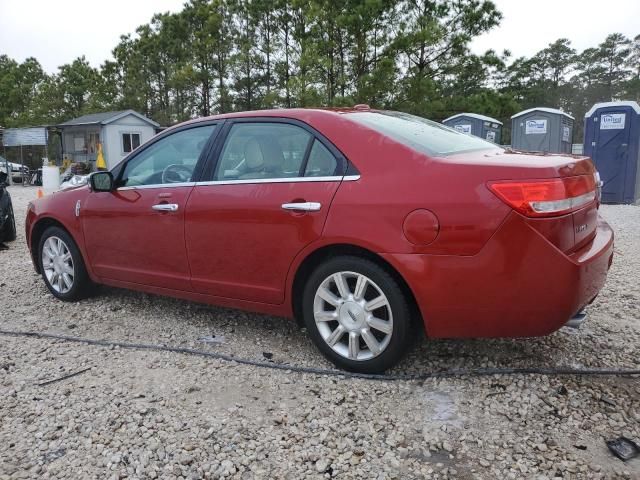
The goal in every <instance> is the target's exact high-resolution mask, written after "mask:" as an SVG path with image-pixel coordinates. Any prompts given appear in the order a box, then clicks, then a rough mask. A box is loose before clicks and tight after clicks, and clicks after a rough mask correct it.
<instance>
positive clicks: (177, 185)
mask: <svg viewBox="0 0 640 480" xmlns="http://www.w3.org/2000/svg"><path fill="white" fill-rule="evenodd" d="M598 206H599V182H598V179H597V173H596V171H595V169H594V166H593V163H592V162H591V160H589V159H588V158H585V157H576V156H568V155H535V154H524V153H520V152H513V151H509V150H504V149H502V148H498V147H497V146H495V145H493V144H491V143H487V142H485V141H483V140H481V139H478V138H475V137H471V136H468V135H464V134H461V133H458V132H456V131H454V130H451V129H449V128H446V127H444V126H442V125H440V124H437V123H433V122H431V121H428V120H425V119H422V118H419V117H415V116H412V115H408V114H403V113H398V112H388V111H376V110H370V109H369V108H366V107H364V106H360V107H356V108H354V109H344V110H336V111H328V110H306V109H294V110H270V111H261V112H243V113H235V114H228V115H219V116H215V117H210V118H205V119H198V120H195V121H191V122H187V123H183V124H181V125H177V126H175V127H173V128H170V129H168V130H166V131H164V132H163V133H162V134H160V135H158V136H156V137H155V138H154V139H152V140H151V141H150V142H148V143H147V144H145V145H143V146H141V147H139V148H138V149H136V150H135V151H134V152H132V153H131V154H130V155H129V156H128V157H127V158H125V159H124V160H123V161H122V162H121V163H120V164H119V165H117V166H116V167H115V168H113V169H112V170H111V171H109V172H99V173H95V174H93V175H92V176H91V177H90V182H89V185H88V186H83V187H78V188H75V189H71V190H66V191H64V192H59V193H56V194H54V195H51V196H47V197H44V198H42V199H39V200H36V201H34V202H33V203H32V204H31V205H30V208H29V210H28V213H27V221H26V233H27V240H28V244H29V248H30V250H31V255H32V258H33V263H34V265H35V268H36V270H37V271H38V272H40V273H41V274H42V276H43V279H44V281H45V283H46V285H47V287H48V288H49V290H50V291H51V293H52V294H53V295H55V296H56V297H57V298H59V299H61V300H78V299H80V298H82V297H83V296H85V295H87V294H88V293H89V292H90V291H91V286H92V285H93V284H96V283H100V284H105V285H111V286H115V287H122V288H130V289H135V290H142V291H145V292H150V293H156V294H161V295H169V296H174V297H180V298H184V299H189V300H194V301H198V302H204V303H209V304H215V305H221V306H228V307H237V308H242V309H246V310H251V311H255V312H262V313H267V314H273V315H282V316H288V317H293V318H296V319H298V320H299V321H300V322H301V323H302V324H304V325H305V326H306V327H307V331H308V332H309V335H311V338H312V339H313V341H314V342H315V343H316V345H317V346H318V348H319V349H320V351H321V352H322V353H323V354H324V355H325V356H326V357H327V358H328V359H329V360H331V361H332V362H333V363H335V364H336V365H338V366H340V367H343V368H346V369H349V370H354V371H360V372H381V371H384V370H386V369H388V368H389V367H391V366H392V365H394V364H395V363H396V362H397V361H398V360H399V359H400V358H401V356H402V355H403V354H404V353H405V352H406V351H407V349H408V346H409V344H410V340H411V337H412V336H413V333H414V332H413V331H412V329H413V328H414V327H415V326H423V327H424V329H425V332H426V335H427V336H428V337H430V338H439V337H522V336H536V335H546V334H549V333H551V332H553V331H555V330H557V329H558V328H560V327H562V326H563V325H566V324H567V323H568V322H569V323H570V324H576V323H579V321H580V319H582V318H583V313H582V310H583V308H584V307H585V306H586V305H588V304H589V303H590V302H591V301H592V300H593V299H594V298H595V296H596V295H597V294H598V292H599V290H600V289H601V288H602V286H603V284H604V282H605V278H606V275H607V270H608V268H609V266H610V265H611V260H612V254H613V232H612V230H611V228H610V227H609V225H608V224H607V223H605V222H604V221H603V220H602V219H601V218H600V217H599V216H598Z"/></svg>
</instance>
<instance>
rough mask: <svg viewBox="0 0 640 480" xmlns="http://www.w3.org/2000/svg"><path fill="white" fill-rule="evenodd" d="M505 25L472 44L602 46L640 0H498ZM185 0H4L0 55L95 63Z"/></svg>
mask: <svg viewBox="0 0 640 480" xmlns="http://www.w3.org/2000/svg"><path fill="white" fill-rule="evenodd" d="M494 1H495V3H496V4H497V5H498V9H499V10H500V11H501V12H502V13H503V15H504V18H503V20H502V23H501V25H500V26H499V27H498V28H495V29H494V30H492V31H491V32H490V33H487V34H485V35H483V36H481V37H479V38H477V39H476V40H474V42H473V44H472V49H473V50H474V51H475V52H477V53H481V52H483V51H485V50H487V49H489V48H493V49H496V50H497V51H498V52H501V51H502V50H503V49H505V48H508V49H509V50H511V52H512V54H513V56H514V57H518V56H530V55H532V54H534V53H536V52H538V51H539V50H541V49H543V48H544V47H545V46H546V45H547V44H548V43H550V42H552V41H554V40H556V39H558V38H560V37H566V38H569V39H570V40H571V41H572V42H573V46H574V48H576V49H578V50H583V49H585V48H587V47H591V46H595V45H597V44H598V43H600V42H601V41H602V40H604V37H605V36H606V35H607V34H609V33H612V32H620V33H623V34H625V35H627V36H628V37H631V38H633V37H635V36H636V35H638V34H640V0H615V1H610V2H606V1H602V0H597V1H596V0H535V1H531V2H529V1H522V0H494ZM183 3H184V0H107V1H105V0H100V1H98V0H57V1H55V2H52V1H48V0H0V54H2V53H5V54H7V55H9V56H10V57H12V58H14V59H16V60H18V61H23V60H24V59H25V58H27V57H36V58H37V59H38V60H39V61H40V63H41V64H42V66H43V68H44V69H45V70H46V71H47V72H50V73H51V72H55V71H56V70H57V67H58V66H59V65H62V64H64V63H69V62H71V61H73V60H74V59H75V58H76V57H79V56H81V55H85V56H86V57H87V59H88V60H89V62H90V63H91V64H92V65H93V66H96V67H97V66H99V65H100V64H101V63H102V62H104V60H106V59H108V58H110V57H111V50H112V49H113V47H115V46H116V44H117V43H118V41H119V38H120V35H123V34H126V33H131V32H133V31H134V30H135V28H136V27H137V26H138V25H141V24H143V23H147V22H148V21H149V20H150V19H151V16H152V15H153V14H154V13H157V12H166V11H171V12H176V11H179V10H180V9H181V8H182V5H183Z"/></svg>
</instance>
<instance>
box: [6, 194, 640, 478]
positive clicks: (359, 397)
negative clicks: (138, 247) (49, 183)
mask: <svg viewBox="0 0 640 480" xmlns="http://www.w3.org/2000/svg"><path fill="white" fill-rule="evenodd" d="M10 192H11V195H12V196H13V199H14V205H15V209H16V214H17V221H18V231H19V234H20V235H19V238H18V240H17V241H16V242H13V243H12V244H10V245H9V248H8V249H6V250H0V306H1V308H0V329H3V330H27V331H38V332H50V333H62V334H66V335H74V336H81V337H87V338H99V339H109V340H116V341H124V342H143V343H154V344H162V345H171V346H182V347H190V348H198V349H202V350H208V351H214V352H221V353H225V354H228V355H235V356H237V357H242V358H248V359H252V360H260V361H264V358H265V356H264V353H265V352H266V353H271V354H273V357H272V361H274V362H277V363H287V364H291V365H304V366H314V367H323V368H329V367H330V366H329V365H328V364H327V363H326V362H325V361H324V360H323V358H322V357H321V356H320V355H319V353H318V352H317V351H316V350H315V348H314V347H313V345H312V344H311V343H310V341H309V340H308V339H307V337H306V336H305V334H304V332H302V331H300V330H298V329H297V328H296V327H295V325H294V324H293V323H292V322H289V321H287V320H283V319H279V318H273V317H267V316H261V315H253V314H248V313H244V312H239V311H235V310H228V309H221V308H213V307H207V306H203V305H198V304H193V303H188V302H183V301H179V300H172V299H167V298H161V297H156V296H151V295H146V294H142V293H135V292H127V291H123V290H118V289H111V288H102V289H101V290H100V291H99V294H98V295H97V296H95V297H93V298H91V299H88V300H85V301H83V302H80V303H75V304H64V303H61V302H59V301H57V300H55V299H54V298H53V297H52V296H51V295H50V294H49V293H48V292H47V290H46V288H45V286H44V284H43V282H42V280H41V279H40V278H39V277H38V276H37V275H36V274H35V272H34V271H33V268H32V266H31V262H30V259H29V255H28V252H27V250H26V246H25V240H24V233H23V220H24V214H25V209H26V204H27V202H28V201H29V200H30V199H31V198H35V189H33V188H23V187H21V186H19V185H18V186H14V187H11V188H10ZM601 212H602V214H603V215H604V217H605V218H607V220H609V221H610V222H611V224H612V225H613V226H614V228H615V230H616V235H617V236H616V255H615V259H614V265H613V268H612V270H611V272H610V275H609V279H608V281H607V285H606V286H605V288H604V290H603V292H602V293H601V295H600V297H599V298H598V299H597V300H596V302H595V303H594V304H593V305H592V306H591V307H590V309H589V314H590V318H589V320H588V321H587V323H586V324H585V325H584V326H583V328H582V329H580V330H579V331H566V329H562V330H561V331H559V332H557V333H555V334H553V335H550V336H548V337H544V338H536V339H520V340H509V339H507V340H439V341H427V340H424V341H422V342H420V343H419V345H418V346H417V347H416V348H415V349H414V351H413V352H412V353H411V354H410V355H409V356H408V357H407V358H406V359H405V360H404V361H403V363H402V364H401V365H400V366H398V367H397V368H396V369H395V371H394V372H395V373H414V372H422V371H431V370H435V369H443V368H452V367H456V368H463V367H469V368H473V367H501V366H505V367H506V366H509V367H518V366H545V367H548V366H554V365H557V366H573V367H620V368H638V365H639V363H640V362H639V358H640V356H639V349H638V345H639V341H640V324H639V320H640V207H633V206H603V207H602V209H601ZM211 336H216V338H218V339H220V338H221V337H223V339H224V341H223V343H215V342H213V343H212V342H208V343H204V342H201V341H199V340H198V339H199V338H202V337H211ZM85 368H89V370H87V371H86V372H84V373H81V374H79V375H77V376H75V377H71V378H69V379H66V380H63V381H60V382H55V383H51V384H48V385H39V384H41V383H44V382H47V381H49V380H52V379H56V378H59V377H61V376H64V375H66V374H69V373H73V372H77V371H80V370H83V369H85ZM620 435H625V436H627V437H630V438H632V439H635V440H636V441H638V442H640V379H638V378H637V377H636V378H631V377H576V376H541V375H527V376H525V375H499V376H492V377H468V376H467V377H457V378H446V379H431V380H427V381H420V382H418V381H411V382H409V381H398V382H381V381H365V380H353V379H348V378H343V377H327V376H317V375H309V374H299V373H291V372H284V371H274V370H269V369H264V368H256V367H249V366H242V365H238V364H235V363H228V362H223V361H220V360H215V359H206V358H201V357H194V356H186V355H179V354H174V353H166V352H155V351H137V350H125V349H121V348H108V347H97V346H90V345H86V344H72V343H65V342H61V341H52V340H40V339H26V338H16V337H10V336H4V335H0V445H2V448H0V479H5V478H175V479H177V478H184V479H196V478H232V479H253V478H256V479H261V478H264V479H267V478H269V479H271V478H285V479H287V478H290V479H299V478H343V479H349V478H353V479H360V478H374V479H392V478H399V479H421V478H434V479H445V478H451V479H453V478H461V479H483V478H500V479H503V478H504V479H521V478H532V479H553V478H562V479H592V478H606V479H614V478H615V479H617V478H628V479H635V478H640V458H637V459H635V460H632V461H630V462H627V463H623V462H622V461H620V460H618V459H617V458H615V457H613V456H612V455H611V454H610V452H609V451H608V450H607V448H606V446H605V440H607V439H610V438H615V437H618V436H620Z"/></svg>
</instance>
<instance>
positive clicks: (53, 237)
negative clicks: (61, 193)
mask: <svg viewBox="0 0 640 480" xmlns="http://www.w3.org/2000/svg"><path fill="white" fill-rule="evenodd" d="M59 241H61V242H62V244H63V245H60V244H59V243H58V242H59ZM49 242H52V243H58V245H59V252H56V251H55V248H53V249H52V248H51V246H52V243H49ZM45 246H46V248H47V249H48V251H49V252H50V253H53V254H54V255H53V261H50V260H52V257H51V256H50V255H47V253H46V252H45V251H44V249H45ZM58 253H59V254H58ZM67 253H68V254H70V257H66V254H67ZM65 258H67V259H68V258H70V259H71V269H70V270H71V272H72V274H70V270H69V264H68V260H67V262H66V263H65V261H64V259H65ZM38 261H39V263H40V272H41V273H42V278H43V280H44V283H45V285H46V286H47V288H48V289H49V291H50V292H51V293H52V294H53V296H54V297H56V298H58V299H60V300H63V301H65V302H75V301H78V300H82V299H83V298H86V297H87V296H89V295H90V294H91V293H92V291H93V286H94V285H93V282H92V281H91V279H90V278H89V274H88V273H87V269H86V267H85V264H84V260H83V258H82V255H81V254H80V250H79V249H78V246H77V245H76V242H74V240H73V238H71V235H69V234H68V233H67V232H66V231H65V230H63V229H62V228H60V227H49V228H47V229H46V230H45V231H44V233H43V234H42V237H41V238H40V243H39V244H38ZM65 266H66V268H65ZM54 274H55V275H54ZM64 274H66V277H65V275H64ZM69 278H71V282H70V283H69Z"/></svg>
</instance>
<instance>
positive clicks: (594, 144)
mask: <svg viewBox="0 0 640 480" xmlns="http://www.w3.org/2000/svg"><path fill="white" fill-rule="evenodd" d="M584 154H585V155H588V156H590V157H591V158H592V159H593V161H594V163H595V164H596V168H597V169H598V172H600V179H601V180H602V182H603V186H602V201H603V202H604V203H635V202H636V201H637V200H638V199H640V106H639V105H638V104H637V103H636V102H605V103H596V104H595V105H594V106H593V107H591V110H589V111H588V112H587V113H586V114H585V119H584Z"/></svg>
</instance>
